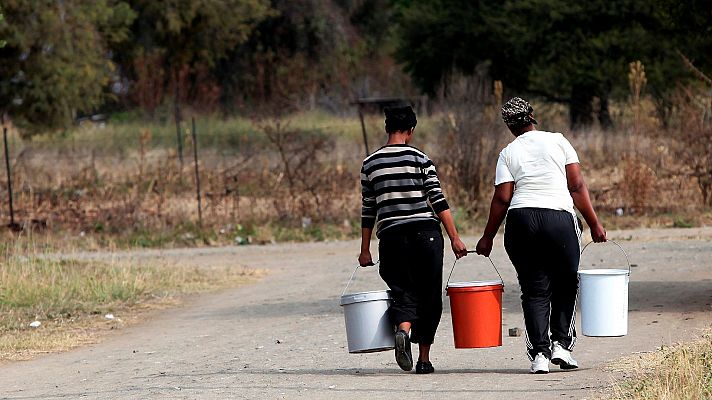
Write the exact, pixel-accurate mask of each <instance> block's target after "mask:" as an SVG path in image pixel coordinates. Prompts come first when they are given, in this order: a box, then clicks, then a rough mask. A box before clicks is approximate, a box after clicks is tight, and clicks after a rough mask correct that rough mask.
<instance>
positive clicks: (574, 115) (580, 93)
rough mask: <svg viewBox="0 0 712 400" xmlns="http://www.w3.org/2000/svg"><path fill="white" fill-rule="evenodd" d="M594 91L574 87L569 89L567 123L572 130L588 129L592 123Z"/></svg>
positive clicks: (579, 86) (580, 86) (583, 87)
mask: <svg viewBox="0 0 712 400" xmlns="http://www.w3.org/2000/svg"><path fill="white" fill-rule="evenodd" d="M593 97H594V91H593V90H592V89H591V88H590V87H586V86H582V85H576V86H574V87H573V88H572V89H571V100H570V102H569V118H570V120H569V123H570V126H571V128H572V129H574V128H584V127H588V126H590V125H591V124H592V123H593V104H592V103H593Z"/></svg>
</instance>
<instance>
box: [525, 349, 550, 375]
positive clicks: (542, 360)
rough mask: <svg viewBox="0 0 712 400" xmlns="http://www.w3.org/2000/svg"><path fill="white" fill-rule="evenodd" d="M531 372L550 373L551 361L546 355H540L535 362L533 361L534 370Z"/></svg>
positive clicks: (535, 358)
mask: <svg viewBox="0 0 712 400" xmlns="http://www.w3.org/2000/svg"><path fill="white" fill-rule="evenodd" d="M529 371H530V372H531V373H532V374H548V373H549V359H548V358H546V356H545V355H544V353H539V354H537V355H536V357H534V361H532V368H531V369H530V370H529Z"/></svg>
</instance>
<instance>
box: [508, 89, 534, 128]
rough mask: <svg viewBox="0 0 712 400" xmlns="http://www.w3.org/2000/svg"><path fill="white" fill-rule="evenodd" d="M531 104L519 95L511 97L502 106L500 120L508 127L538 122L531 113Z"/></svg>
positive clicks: (520, 126) (532, 110) (518, 126)
mask: <svg viewBox="0 0 712 400" xmlns="http://www.w3.org/2000/svg"><path fill="white" fill-rule="evenodd" d="M532 112H534V109H533V108H532V106H531V104H529V103H528V102H527V101H526V100H524V99H522V98H521V97H513V98H511V99H509V101H508V102H506V103H504V105H503V106H502V120H504V123H505V124H507V126H508V127H510V128H514V129H516V128H522V127H525V126H527V125H529V124H538V122H536V120H535V119H534V118H532V117H531V113H532Z"/></svg>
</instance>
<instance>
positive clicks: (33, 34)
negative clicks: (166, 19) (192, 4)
mask: <svg viewBox="0 0 712 400" xmlns="http://www.w3.org/2000/svg"><path fill="white" fill-rule="evenodd" d="M3 12H4V14H5V19H4V20H3V21H0V37H2V38H3V39H4V40H6V42H7V43H6V46H5V47H4V48H2V49H0V60H2V61H1V62H2V65H3V66H2V69H0V112H2V113H3V115H4V114H5V113H7V114H8V115H9V116H10V117H11V118H12V120H13V123H14V124H15V125H16V126H18V127H20V128H21V129H22V130H23V133H24V134H27V135H29V134H33V133H36V132H43V131H52V130H56V129H59V128H67V127H69V126H70V125H71V124H72V122H73V120H74V118H75V116H76V115H77V114H78V113H88V112H91V111H92V110H94V109H96V108H97V107H99V106H100V105H101V104H103V102H104V100H105V98H106V97H107V96H108V94H107V91H106V88H107V85H108V84H109V83H110V81H111V78H112V74H113V71H114V64H113V63H112V61H111V60H110V58H109V57H108V56H107V48H108V46H109V45H110V44H112V43H118V42H121V41H122V40H125V39H126V38H127V34H128V29H127V28H128V26H129V24H130V23H131V21H132V20H133V17H134V14H133V12H132V11H131V10H130V8H129V7H128V5H127V4H126V3H124V2H122V1H115V0H96V1H90V2H87V1H82V0H4V1H3Z"/></svg>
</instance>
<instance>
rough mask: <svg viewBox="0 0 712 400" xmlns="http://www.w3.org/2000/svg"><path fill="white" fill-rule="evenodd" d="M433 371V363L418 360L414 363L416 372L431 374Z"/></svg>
mask: <svg viewBox="0 0 712 400" xmlns="http://www.w3.org/2000/svg"><path fill="white" fill-rule="evenodd" d="M433 372H435V368H433V364H431V363H430V362H429V361H418V363H417V364H415V373H416V374H432V373H433Z"/></svg>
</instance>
